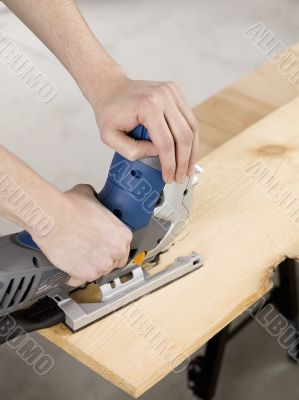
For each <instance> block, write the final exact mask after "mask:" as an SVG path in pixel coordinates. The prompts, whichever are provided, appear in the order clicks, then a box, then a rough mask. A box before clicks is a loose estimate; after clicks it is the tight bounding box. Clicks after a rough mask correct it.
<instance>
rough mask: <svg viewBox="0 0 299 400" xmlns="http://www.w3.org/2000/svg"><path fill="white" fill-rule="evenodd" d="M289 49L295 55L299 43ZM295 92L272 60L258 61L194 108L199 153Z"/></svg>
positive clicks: (257, 118)
mask: <svg viewBox="0 0 299 400" xmlns="http://www.w3.org/2000/svg"><path fill="white" fill-rule="evenodd" d="M290 51H291V52H292V53H293V54H295V55H296V56H297V57H299V43H297V44H296V45H294V46H293V47H291V48H290ZM298 95H299V90H298V88H296V87H294V86H293V85H292V84H291V83H290V82H289V81H288V80H287V78H286V77H285V76H284V75H283V74H282V73H281V72H280V71H279V70H278V68H277V66H276V65H275V64H273V63H271V62H268V63H265V64H263V65H261V66H260V67H259V68H257V69H255V70H254V71H252V72H251V73H249V74H247V75H245V76H244V77H243V78H242V79H240V80H238V81H237V82H235V83H233V84H232V85H230V86H229V87H227V88H225V89H224V90H222V91H220V92H219V93H217V94H216V95H215V96H213V97H210V98H209V99H207V100H206V101H204V102H202V103H201V104H199V105H198V106H196V107H195V108H194V112H195V115H196V117H197V119H198V121H199V122H200V126H201V145H200V150H201V155H206V154H207V153H209V152H210V151H211V150H213V149H215V148H216V147H218V146H220V145H221V144H222V143H225V142H226V141H227V140H229V139H230V138H232V137H233V136H235V135H236V134H238V133H240V132H242V131H243V130H244V129H246V128H248V127H249V126H250V125H252V124H253V123H255V122H257V121H259V120H260V119H261V118H263V117H265V116H266V115H267V114H269V113H270V112H272V111H274V110H275V109H277V108H278V107H281V106H282V105H284V104H286V103H287V102H288V101H290V100H292V99H294V98H295V97H296V96H298Z"/></svg>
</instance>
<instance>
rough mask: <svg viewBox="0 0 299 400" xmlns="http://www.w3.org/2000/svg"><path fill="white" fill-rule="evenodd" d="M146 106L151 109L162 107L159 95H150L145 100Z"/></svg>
mask: <svg viewBox="0 0 299 400" xmlns="http://www.w3.org/2000/svg"><path fill="white" fill-rule="evenodd" d="M144 103H145V106H146V107H148V108H151V109H157V108H159V107H160V99H159V96H158V94H157V93H154V92H152V93H149V94H147V95H146V96H145V98H144Z"/></svg>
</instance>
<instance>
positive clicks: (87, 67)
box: [3, 0, 124, 103]
mask: <svg viewBox="0 0 299 400" xmlns="http://www.w3.org/2000/svg"><path fill="white" fill-rule="evenodd" d="M3 3H5V4H6V5H7V7H8V8H9V9H10V10H11V11H12V12H13V13H14V14H16V15H17V16H18V17H19V18H20V19H21V20H22V21H23V22H24V23H25V25H27V26H28V27H29V28H30V29H31V30H32V31H33V32H34V33H35V34H36V35H37V36H38V37H39V38H40V39H41V40H42V41H43V42H44V43H45V45H46V46H47V47H48V48H49V49H50V50H51V51H52V52H53V53H54V54H55V56H56V57H57V58H58V59H59V60H60V61H61V63H62V64H63V65H64V66H65V67H66V68H67V70H68V71H69V72H70V73H71V75H72V76H73V78H74V79H75V80H76V82H77V84H78V86H79V87H80V89H81V91H82V92H83V94H84V95H85V97H86V98H87V99H88V100H89V101H90V102H91V103H93V101H94V98H95V97H97V96H98V93H97V92H98V91H99V90H101V87H102V86H105V87H106V86H107V85H108V84H109V81H110V80H113V79H114V77H115V76H119V75H124V72H123V71H122V69H121V67H120V66H119V64H117V63H116V62H115V61H114V60H113V59H112V58H111V57H110V56H109V54H108V53H107V52H106V51H105V50H104V48H103V47H102V46H101V44H100V43H99V41H98V40H97V38H96V37H95V36H94V34H93V33H92V31H91V30H90V28H89V27H88V25H87V23H86V22H85V20H84V19H83V17H82V15H81V13H80V11H79V10H78V8H77V7H76V5H75V3H74V1H73V0H26V1H22V0H18V1H16V0H3ZM103 90H104V88H103Z"/></svg>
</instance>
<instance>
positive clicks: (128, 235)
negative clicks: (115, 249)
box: [126, 229, 133, 244]
mask: <svg viewBox="0 0 299 400" xmlns="http://www.w3.org/2000/svg"><path fill="white" fill-rule="evenodd" d="M126 236H127V244H129V243H131V241H132V239H133V233H132V232H131V231H130V230H129V229H128V231H127V235H126Z"/></svg>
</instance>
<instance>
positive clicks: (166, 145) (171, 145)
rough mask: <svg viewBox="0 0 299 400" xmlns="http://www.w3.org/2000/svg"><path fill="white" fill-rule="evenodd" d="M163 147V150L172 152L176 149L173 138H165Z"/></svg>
mask: <svg viewBox="0 0 299 400" xmlns="http://www.w3.org/2000/svg"><path fill="white" fill-rule="evenodd" d="M161 147H162V150H163V151H165V152H170V151H172V150H173V149H174V142H173V140H172V139H171V138H164V140H163V142H162V146H161Z"/></svg>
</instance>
